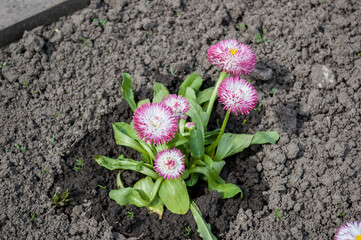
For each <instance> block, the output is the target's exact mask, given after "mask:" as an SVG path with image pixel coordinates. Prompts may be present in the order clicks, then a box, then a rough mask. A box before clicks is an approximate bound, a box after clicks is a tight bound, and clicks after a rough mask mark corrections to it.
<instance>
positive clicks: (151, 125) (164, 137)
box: [133, 103, 178, 145]
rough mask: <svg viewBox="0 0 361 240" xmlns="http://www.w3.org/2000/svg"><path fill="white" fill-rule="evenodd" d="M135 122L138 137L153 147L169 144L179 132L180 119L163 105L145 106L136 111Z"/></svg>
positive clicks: (150, 104) (151, 104)
mask: <svg viewBox="0 0 361 240" xmlns="http://www.w3.org/2000/svg"><path fill="white" fill-rule="evenodd" d="M133 120H134V129H135V131H137V135H138V137H139V138H140V139H143V140H144V141H146V142H147V141H150V143H152V144H153V145H154V144H163V143H165V142H168V141H169V140H171V139H172V138H173V137H174V135H175V133H176V132H177V131H178V118H176V117H174V116H173V111H172V110H171V109H170V108H169V107H167V106H166V105H164V104H163V103H147V104H143V105H142V106H140V107H139V108H137V110H135V113H134V117H133Z"/></svg>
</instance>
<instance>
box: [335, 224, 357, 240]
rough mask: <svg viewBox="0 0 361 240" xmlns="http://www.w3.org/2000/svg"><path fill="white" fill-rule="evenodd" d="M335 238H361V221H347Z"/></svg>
mask: <svg viewBox="0 0 361 240" xmlns="http://www.w3.org/2000/svg"><path fill="white" fill-rule="evenodd" d="M335 240H361V221H360V222H351V223H346V224H345V225H344V226H342V227H340V228H339V229H338V231H337V233H336V235H335Z"/></svg>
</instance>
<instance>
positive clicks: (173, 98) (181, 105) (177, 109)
mask: <svg viewBox="0 0 361 240" xmlns="http://www.w3.org/2000/svg"><path fill="white" fill-rule="evenodd" d="M162 102H163V103H164V104H165V105H167V106H168V107H169V108H170V109H172V111H173V113H174V116H176V117H178V118H186V117H187V116H186V115H184V113H186V112H187V111H189V103H188V101H187V100H186V99H185V98H184V97H183V96H181V95H178V96H177V95H176V94H170V95H168V96H167V97H166V98H164V99H163V101H162Z"/></svg>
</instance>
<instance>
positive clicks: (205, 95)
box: [197, 87, 214, 104]
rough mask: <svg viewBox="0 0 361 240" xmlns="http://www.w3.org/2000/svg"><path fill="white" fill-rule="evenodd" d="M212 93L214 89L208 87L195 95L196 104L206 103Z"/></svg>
mask: <svg viewBox="0 0 361 240" xmlns="http://www.w3.org/2000/svg"><path fill="white" fill-rule="evenodd" d="M213 91H214V87H210V88H207V89H204V90H203V91H200V92H199V93H198V95H197V103H199V104H202V103H205V102H208V101H209V100H210V99H211V96H212V93H213Z"/></svg>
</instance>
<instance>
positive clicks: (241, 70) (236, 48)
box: [207, 39, 257, 76]
mask: <svg viewBox="0 0 361 240" xmlns="http://www.w3.org/2000/svg"><path fill="white" fill-rule="evenodd" d="M207 55H208V60H209V62H210V63H211V64H214V65H216V66H218V67H219V68H221V69H222V70H225V71H226V72H227V73H229V74H231V75H233V76H239V75H240V74H243V75H248V74H249V73H251V72H252V70H253V69H254V67H255V65H256V63H257V58H256V55H255V54H254V52H253V51H252V49H251V48H250V47H249V46H248V45H247V44H243V43H239V42H238V41H237V40H234V39H229V40H224V41H221V42H219V43H217V44H215V45H213V46H211V47H210V48H208V50H207Z"/></svg>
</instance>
